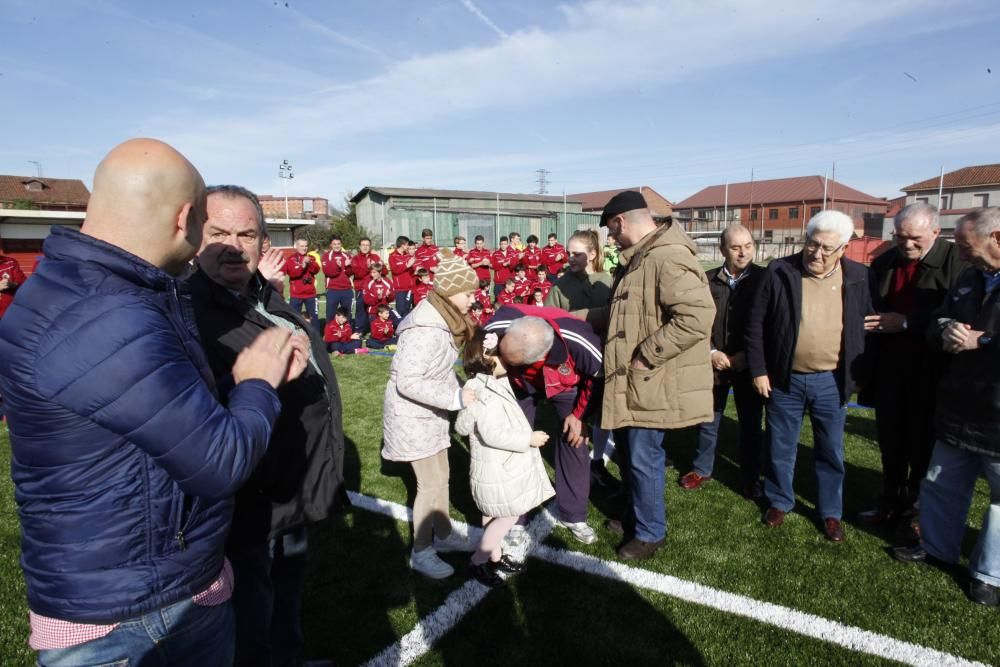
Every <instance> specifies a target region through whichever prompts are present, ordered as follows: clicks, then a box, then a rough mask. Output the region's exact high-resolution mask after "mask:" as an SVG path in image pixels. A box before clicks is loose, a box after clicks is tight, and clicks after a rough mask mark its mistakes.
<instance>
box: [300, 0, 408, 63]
mask: <svg viewBox="0 0 1000 667" xmlns="http://www.w3.org/2000/svg"><path fill="white" fill-rule="evenodd" d="M282 10H283V11H286V12H289V13H291V15H292V17H293V18H294V19H295V20H296V21H298V23H299V25H301V26H302V27H303V28H306V29H307V30H311V31H312V32H314V33H316V34H318V35H323V36H325V37H329V38H331V39H332V40H334V41H335V42H337V43H338V44H341V45H343V46H346V47H349V48H351V49H354V50H356V51H361V52H362V53H367V54H369V55H373V56H376V57H377V58H379V59H380V60H383V61H387V62H388V61H390V60H391V58H389V56H387V55H386V54H385V53H383V52H382V51H380V50H379V49H377V48H376V47H374V46H372V45H371V44H368V43H366V42H362V41H361V40H359V39H355V38H354V37H351V36H350V35H345V34H344V33H342V32H340V31H338V30H334V29H333V28H331V27H330V26H328V25H326V24H324V23H321V22H319V21H317V20H316V19H314V18H311V17H309V16H306V15H305V14H303V13H302V12H300V11H298V10H297V9H295V8H294V7H287V6H286V7H284V8H282Z"/></svg>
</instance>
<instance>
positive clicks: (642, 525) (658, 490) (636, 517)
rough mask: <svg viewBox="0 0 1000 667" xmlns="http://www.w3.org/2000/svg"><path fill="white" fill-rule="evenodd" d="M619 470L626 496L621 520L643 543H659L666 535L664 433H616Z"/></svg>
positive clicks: (634, 430)
mask: <svg viewBox="0 0 1000 667" xmlns="http://www.w3.org/2000/svg"><path fill="white" fill-rule="evenodd" d="M614 433H615V448H616V449H617V450H618V459H617V460H618V467H619V469H620V470H621V472H622V479H623V480H624V482H625V489H626V492H627V493H628V509H627V510H626V515H625V518H624V520H623V521H622V523H623V525H624V526H625V527H626V530H634V532H635V536H636V537H637V538H639V539H640V540H642V541H643V542H658V541H659V540H662V539H663V538H664V537H665V536H666V534H667V504H666V502H665V500H664V498H663V493H664V481H663V469H664V467H665V466H666V462H667V452H666V450H664V449H663V439H664V436H665V435H666V431H663V430H660V429H652V428H637V427H630V428H620V429H616V430H615V432H614Z"/></svg>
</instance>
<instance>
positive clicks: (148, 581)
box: [0, 227, 280, 623]
mask: <svg viewBox="0 0 1000 667" xmlns="http://www.w3.org/2000/svg"><path fill="white" fill-rule="evenodd" d="M196 332H197V329H196V327H195V325H194V320H193V318H192V316H191V307H190V298H189V297H188V296H187V295H186V294H185V292H184V291H183V286H182V285H181V284H180V283H178V281H176V280H175V279H173V278H172V277H171V276H169V275H167V274H166V273H164V272H163V271H161V270H159V269H157V268H156V267H154V266H152V265H151V264H149V263H147V262H145V261H144V260H142V259H139V258H138V257H135V256H133V255H131V254H129V253H127V252H125V251H123V250H121V249H120V248H116V247H114V246H112V245H109V244H107V243H104V242H102V241H99V240H97V239H94V238H92V237H89V236H86V235H83V234H81V233H79V232H77V231H73V230H67V229H63V228H60V227H54V228H53V229H52V234H51V235H50V236H49V238H48V239H47V240H46V241H45V259H44V260H43V261H42V262H41V264H40V265H39V268H38V271H37V272H36V273H35V274H34V275H33V276H32V277H31V279H30V280H28V281H27V282H26V283H25V285H24V286H23V287H21V289H19V290H18V293H17V297H16V299H15V301H14V303H13V304H12V305H11V307H10V308H9V309H8V311H7V313H6V314H5V316H4V317H3V319H2V320H0V393H2V395H3V397H4V402H5V404H6V409H7V418H8V421H9V425H10V440H11V450H12V465H11V472H12V477H13V479H14V484H15V488H16V499H17V504H18V512H19V515H20V519H21V527H22V542H21V547H22V555H21V565H22V567H23V568H24V576H25V580H26V582H27V588H28V604H29V606H30V607H31V609H32V610H33V611H34V612H36V613H38V614H42V615H44V616H50V617H54V618H59V619H64V620H70V621H79V622H88V623H108V622H114V621H120V620H123V619H127V618H131V617H134V616H137V615H139V614H142V613H144V612H147V611H150V610H154V609H157V608H159V607H163V606H165V605H168V604H171V603H173V602H176V601H177V600H180V599H183V598H184V597H185V596H190V595H191V594H192V593H195V592H197V591H199V590H201V589H202V588H204V587H205V586H207V585H208V584H209V583H210V582H211V581H212V580H213V579H214V578H215V577H217V576H218V574H219V571H220V570H221V569H222V559H223V544H224V542H225V538H226V531H227V530H228V528H229V522H230V517H231V514H232V505H233V500H232V498H233V495H234V494H235V493H236V491H237V490H238V489H239V488H240V486H241V485H242V484H243V482H245V481H246V480H247V479H248V478H249V476H250V474H251V473H252V472H253V469H254V466H255V465H256V463H257V461H258V460H259V459H260V458H261V456H262V455H263V454H264V451H265V449H266V448H267V442H268V440H269V438H270V435H271V429H272V426H273V424H274V421H275V419H276V417H277V415H278V411H279V409H280V403H279V401H278V397H277V394H276V393H275V392H274V390H273V389H272V388H271V387H270V386H269V385H267V384H266V383H265V382H262V381H259V380H251V381H247V382H242V383H240V384H239V385H237V386H236V387H235V388H233V389H232V390H231V392H230V393H229V395H228V408H226V407H223V406H222V405H221V404H220V403H219V401H218V400H217V398H216V393H215V388H214V385H213V378H212V373H211V371H210V370H209V368H208V364H207V362H206V359H205V356H204V353H203V352H202V350H201V347H200V345H199V344H198V340H197V333H196Z"/></svg>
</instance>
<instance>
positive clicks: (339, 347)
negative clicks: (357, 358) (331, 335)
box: [326, 340, 361, 354]
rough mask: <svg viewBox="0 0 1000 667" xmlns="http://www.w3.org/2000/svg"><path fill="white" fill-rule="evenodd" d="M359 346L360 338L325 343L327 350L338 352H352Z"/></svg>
mask: <svg viewBox="0 0 1000 667" xmlns="http://www.w3.org/2000/svg"><path fill="white" fill-rule="evenodd" d="M360 348H361V341H360V340H349V341H347V342H344V343H327V344H326V351H327V352H340V353H341V354H353V353H354V351H355V350H358V349H360Z"/></svg>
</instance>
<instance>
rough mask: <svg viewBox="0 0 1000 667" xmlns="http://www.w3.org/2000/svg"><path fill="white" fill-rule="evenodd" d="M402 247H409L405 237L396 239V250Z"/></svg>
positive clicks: (408, 241) (408, 240)
mask: <svg viewBox="0 0 1000 667" xmlns="http://www.w3.org/2000/svg"><path fill="white" fill-rule="evenodd" d="M404 245H410V239H408V238H407V237H405V236H397V237H396V248H397V249H399V248H402V247H403V246H404Z"/></svg>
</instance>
